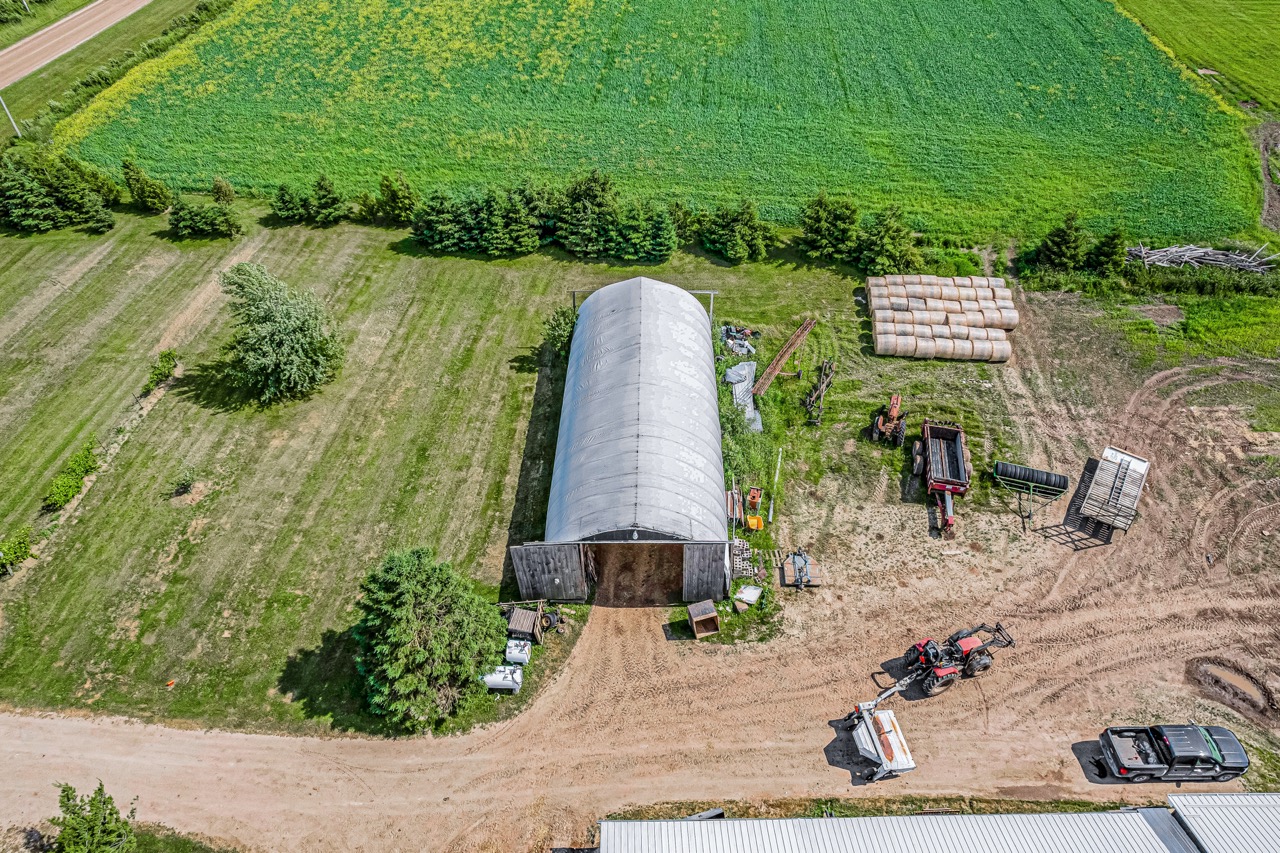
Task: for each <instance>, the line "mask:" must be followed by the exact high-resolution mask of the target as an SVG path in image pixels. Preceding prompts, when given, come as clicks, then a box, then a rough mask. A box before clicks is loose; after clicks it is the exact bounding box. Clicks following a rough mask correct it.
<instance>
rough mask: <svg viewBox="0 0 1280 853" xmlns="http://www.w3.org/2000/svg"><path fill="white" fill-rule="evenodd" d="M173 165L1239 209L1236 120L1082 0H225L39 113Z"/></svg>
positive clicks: (943, 227) (1246, 192) (776, 213)
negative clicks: (130, 62) (100, 86)
mask: <svg viewBox="0 0 1280 853" xmlns="http://www.w3.org/2000/svg"><path fill="white" fill-rule="evenodd" d="M56 138H57V140H58V142H59V144H61V145H63V146H66V147H68V148H70V149H72V150H74V151H76V152H77V153H79V154H80V155H81V156H83V157H85V158H87V159H89V160H92V161H94V162H97V163H99V164H102V165H104V166H108V167H110V168H114V169H118V168H119V163H120V160H121V158H122V157H133V158H135V159H137V160H138V161H139V162H140V163H141V164H142V165H144V166H145V167H146V168H148V169H149V170H151V171H152V172H154V173H156V174H158V175H161V176H163V177H164V178H165V179H166V180H173V181H176V182H178V183H179V184H181V185H183V186H187V187H201V188H202V187H206V186H208V184H209V181H210V180H211V178H212V177H213V176H214V175H218V174H220V175H223V176H225V177H227V178H229V179H230V180H231V181H232V182H233V183H235V184H236V185H237V186H242V187H246V188H256V189H259V190H262V191H271V190H272V189H274V187H275V186H276V185H277V184H279V183H281V182H282V181H287V182H295V183H298V184H302V183H304V182H310V181H311V180H313V179H314V176H315V174H316V173H317V172H319V171H321V170H324V171H327V172H328V173H330V175H332V176H333V177H334V178H335V179H336V181H337V183H338V185H339V187H340V188H341V189H342V190H343V191H345V192H348V193H354V192H358V191H362V190H368V189H372V188H374V187H375V186H376V184H377V180H378V176H379V175H380V174H381V173H384V172H388V173H389V172H394V171H395V170H403V171H405V172H406V173H407V174H408V175H409V177H410V178H411V179H412V180H413V181H414V182H415V183H416V184H417V185H418V186H420V187H422V188H429V187H431V186H450V187H455V188H467V187H475V186H477V185H482V184H486V183H490V184H493V183H496V184H502V183H512V182H517V181H520V180H521V179H523V178H526V177H532V178H536V179H550V180H558V181H561V180H565V179H566V178H567V177H568V176H569V175H571V174H574V173H577V172H580V171H582V170H584V169H587V168H589V167H595V166H598V167H601V168H604V169H605V170H607V171H609V172H611V173H613V174H614V175H615V176H616V177H617V178H618V180H619V182H620V183H621V184H622V185H623V187H624V188H626V189H627V190H629V191H632V192H635V193H643V194H653V195H657V196H660V197H662V198H676V199H683V200H686V201H692V202H695V203H698V204H702V205H710V204H714V203H718V202H724V201H736V200H737V199H738V198H739V197H741V196H747V197H751V198H755V199H757V200H758V201H759V202H760V203H761V205H762V208H763V210H764V212H765V213H766V214H767V215H769V216H771V217H775V218H778V219H781V220H784V221H787V220H792V219H793V218H794V217H795V215H796V212H797V209H798V205H799V204H800V203H801V202H802V201H803V200H804V199H805V198H807V197H809V196H811V195H812V194H814V193H815V192H816V191H817V190H818V189H819V188H826V189H828V190H832V191H844V192H849V193H851V194H853V195H854V196H855V197H856V198H858V199H859V200H860V201H861V202H862V204H863V205H864V206H865V207H866V208H868V209H875V208H880V207H883V206H886V205H888V204H891V203H898V204H901V205H902V206H903V207H904V208H906V209H907V210H908V212H909V213H910V215H911V218H912V221H913V223H914V224H915V225H916V227H918V228H923V229H934V230H939V231H943V232H949V233H963V234H969V235H975V236H982V237H985V236H989V235H993V234H1003V235H1024V234H1038V233H1043V231H1045V230H1047V229H1048V228H1049V227H1050V226H1051V225H1052V224H1055V223H1056V222H1057V221H1059V220H1060V219H1061V217H1062V215H1063V214H1064V212H1066V211H1068V210H1072V209H1076V210H1079V211H1081V212H1082V213H1083V215H1084V218H1085V219H1086V220H1087V221H1088V222H1090V223H1091V224H1093V225H1095V226H1098V227H1106V226H1109V225H1111V224H1115V223H1118V224H1123V225H1125V226H1127V228H1128V229H1129V231H1130V233H1131V234H1133V235H1135V236H1140V237H1143V238H1146V239H1161V238H1166V237H1173V236H1178V237H1186V238H1192V237H1195V238H1209V237H1221V236H1224V235H1229V234H1233V233H1238V232H1243V231H1247V230H1249V229H1251V228H1255V227H1256V223H1257V217H1258V212H1259V207H1260V194H1259V188H1258V178H1257V158H1256V154H1255V153H1254V152H1253V150H1252V148H1251V146H1250V144H1249V142H1248V140H1247V137H1246V135H1245V132H1244V130H1243V124H1242V121H1241V119H1240V117H1239V116H1236V115H1232V114H1228V113H1227V112H1224V111H1223V110H1222V109H1221V108H1220V107H1219V105H1217V104H1216V103H1215V102H1214V101H1213V100H1212V99H1211V98H1210V97H1209V96H1207V95H1205V94H1203V93H1202V92H1201V91H1200V90H1198V89H1197V88H1196V86H1195V84H1194V83H1192V82H1189V81H1188V80H1185V79H1182V78H1181V77H1180V74H1179V71H1178V69H1177V68H1176V67H1175V66H1174V64H1173V63H1172V62H1171V61H1170V60H1169V59H1168V58H1167V57H1165V56H1164V55H1163V54H1162V53H1161V52H1160V51H1158V50H1157V49H1156V48H1155V47H1154V46H1153V45H1152V44H1151V43H1150V41H1149V40H1148V38H1147V36H1146V35H1145V34H1144V33H1143V31H1142V29H1141V28H1140V27H1139V26H1138V25H1137V24H1135V23H1134V22H1133V21H1131V20H1129V19H1128V18H1126V17H1124V16H1123V15H1121V14H1120V13H1119V12H1117V10H1116V9H1115V8H1114V7H1113V6H1112V5H1111V4H1110V3H1107V2H1102V0H1032V2H1025V0H989V2H984V3H979V4H974V3H971V2H965V0H857V2H847V0H762V2H759V3H723V2H721V0H652V2H647V3H632V2H630V0H581V1H580V2H571V3H564V2H558V0H557V2H553V0H442V2H438V3H417V2H412V0H379V1H378V2H368V0H329V2H324V3H313V2H302V0H244V2H242V3H240V4H239V5H238V6H237V7H236V8H235V9H234V10H233V11H232V12H231V13H229V15H228V16H227V17H225V18H224V19H222V20H221V21H219V22H217V23H215V24H213V25H211V26H208V27H206V28H205V29H204V30H202V31H201V32H200V33H199V34H198V35H196V36H195V37H193V38H192V39H190V40H188V41H187V42H185V43H184V44H183V45H181V46H179V47H178V48H177V49H176V50H174V51H172V52H171V53H170V54H168V55H167V56H165V57H163V58H161V59H158V60H156V61H154V62H151V63H149V64H147V65H145V66H143V67H141V68H139V69H136V70H135V71H134V72H133V73H131V74H130V75H129V76H127V77H126V78H125V79H124V80H123V81H121V83H119V84H118V85H117V86H115V87H114V88H113V89H112V90H111V91H109V92H107V93H105V94H104V95H103V96H100V97H99V98H98V99H97V100H96V101H95V103H93V104H91V105H90V106H89V107H88V108H87V109H86V110H84V111H82V112H81V113H80V114H78V115H76V116H74V117H72V118H70V119H68V120H67V121H66V122H64V123H63V124H62V125H61V126H60V128H59V130H58V132H57V135H56Z"/></svg>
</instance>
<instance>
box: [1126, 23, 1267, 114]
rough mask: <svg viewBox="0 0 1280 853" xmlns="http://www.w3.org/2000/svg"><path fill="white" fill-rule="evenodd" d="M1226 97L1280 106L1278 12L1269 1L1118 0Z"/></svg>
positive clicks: (1263, 104) (1265, 105) (1264, 105)
mask: <svg viewBox="0 0 1280 853" xmlns="http://www.w3.org/2000/svg"><path fill="white" fill-rule="evenodd" d="M1120 5H1121V6H1124V7H1125V8H1126V9H1128V10H1129V11H1130V12H1132V13H1133V14H1134V16H1136V17H1137V18H1138V19H1139V20H1140V21H1142V25H1143V26H1144V27H1146V28H1147V29H1148V30H1150V31H1151V33H1152V35H1154V36H1155V37H1156V38H1157V39H1159V41H1160V42H1161V43H1162V44H1164V45H1166V46H1167V47H1168V48H1169V49H1170V50H1172V51H1173V52H1174V53H1175V54H1176V55H1177V56H1178V58H1179V59H1180V60H1182V62H1183V63H1185V64H1186V65H1187V66H1188V67H1189V68H1191V69H1192V70H1198V69H1202V68H1203V69H1208V70H1209V71H1214V72H1217V73H1216V74H1205V75H1203V78H1202V79H1204V80H1205V82H1206V83H1208V84H1209V85H1210V86H1212V87H1213V88H1215V89H1217V90H1218V91H1220V92H1221V93H1222V94H1223V96H1224V97H1226V98H1229V99H1231V100H1242V99H1251V100H1254V101H1257V102H1258V103H1259V104H1260V105H1261V106H1263V107H1264V108H1266V109H1269V110H1277V109H1280V62H1277V61H1276V45H1280V16H1278V15H1277V14H1276V8H1275V4H1273V3H1271V2H1269V0H1120Z"/></svg>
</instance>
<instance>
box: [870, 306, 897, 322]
mask: <svg viewBox="0 0 1280 853" xmlns="http://www.w3.org/2000/svg"><path fill="white" fill-rule="evenodd" d="M871 319H872V320H874V321H875V322H877V323H892V322H893V321H894V318H893V312H892V311H890V310H889V309H888V308H877V309H875V310H874V311H872V312H871Z"/></svg>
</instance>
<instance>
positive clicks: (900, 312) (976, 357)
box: [867, 275, 1018, 362]
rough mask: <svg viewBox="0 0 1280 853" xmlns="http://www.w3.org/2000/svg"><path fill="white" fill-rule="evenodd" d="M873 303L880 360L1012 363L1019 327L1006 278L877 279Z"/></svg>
mask: <svg viewBox="0 0 1280 853" xmlns="http://www.w3.org/2000/svg"><path fill="white" fill-rule="evenodd" d="M867 297H868V298H867V302H868V306H869V308H870V310H871V319H872V330H873V333H874V336H875V346H876V354H877V355H896V356H908V357H911V358H952V359H961V360H965V361H995V362H1000V361H1008V360H1009V357H1010V356H1011V355H1013V347H1012V345H1011V344H1010V343H1009V333H1010V332H1012V331H1013V330H1014V329H1016V328H1017V327H1018V310H1017V308H1015V307H1014V304H1013V291H1012V290H1010V289H1009V288H1008V287H1005V282H1004V279H1002V278H987V277H985V276H972V277H961V278H939V277H938V276H932V275H890V276H880V277H876V276H873V277H871V278H868V279H867Z"/></svg>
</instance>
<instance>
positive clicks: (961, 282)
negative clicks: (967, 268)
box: [951, 275, 973, 287]
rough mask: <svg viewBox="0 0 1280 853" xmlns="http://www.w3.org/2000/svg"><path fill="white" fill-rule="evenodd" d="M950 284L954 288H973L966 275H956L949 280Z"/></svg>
mask: <svg viewBox="0 0 1280 853" xmlns="http://www.w3.org/2000/svg"><path fill="white" fill-rule="evenodd" d="M951 283H952V284H954V285H955V286H956V287H973V280H972V279H970V278H969V277H968V276H967V275H958V276H956V277H955V278H953V279H951Z"/></svg>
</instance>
